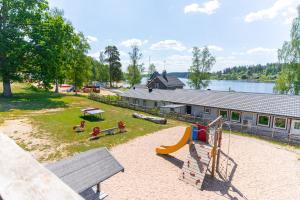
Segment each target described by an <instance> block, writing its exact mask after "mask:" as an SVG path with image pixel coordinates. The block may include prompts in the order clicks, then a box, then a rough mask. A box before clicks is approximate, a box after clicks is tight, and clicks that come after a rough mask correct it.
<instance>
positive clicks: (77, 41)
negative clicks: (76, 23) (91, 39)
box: [68, 33, 93, 91]
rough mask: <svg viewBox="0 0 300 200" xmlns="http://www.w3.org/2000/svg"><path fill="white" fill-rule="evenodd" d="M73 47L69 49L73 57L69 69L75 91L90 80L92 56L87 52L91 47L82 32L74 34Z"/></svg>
mask: <svg viewBox="0 0 300 200" xmlns="http://www.w3.org/2000/svg"><path fill="white" fill-rule="evenodd" d="M72 40H73V42H72V43H73V48H71V49H70V50H69V53H70V56H71V58H72V60H71V62H70V68H69V71H68V75H69V80H71V81H72V83H73V85H74V87H75V91H77V88H80V87H81V86H82V85H83V83H84V82H87V81H88V78H89V76H90V72H91V66H92V62H93V61H92V58H90V57H87V56H86V55H85V54H86V53H87V51H88V49H89V48H90V46H89V44H88V42H87V40H86V39H85V38H84V35H83V34H82V33H79V34H77V33H75V34H74V35H73V38H72Z"/></svg>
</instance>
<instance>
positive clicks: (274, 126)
mask: <svg viewBox="0 0 300 200" xmlns="http://www.w3.org/2000/svg"><path fill="white" fill-rule="evenodd" d="M276 119H285V126H284V128H281V127H277V126H276V125H275V121H276ZM273 128H276V129H282V130H285V129H286V128H287V118H286V117H274V119H273Z"/></svg>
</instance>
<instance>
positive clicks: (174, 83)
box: [148, 75, 185, 88]
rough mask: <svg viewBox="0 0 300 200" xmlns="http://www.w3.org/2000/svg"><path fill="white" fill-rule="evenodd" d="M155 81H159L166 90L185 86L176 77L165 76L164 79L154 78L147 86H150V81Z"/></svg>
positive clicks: (161, 77)
mask: <svg viewBox="0 0 300 200" xmlns="http://www.w3.org/2000/svg"><path fill="white" fill-rule="evenodd" d="M155 79H159V80H160V81H161V82H162V83H163V84H164V85H165V86H166V87H168V88H172V87H183V86H185V84H184V83H183V82H182V81H181V80H180V79H179V78H177V77H176V76H166V79H165V78H164V77H163V76H162V75H157V76H155V78H153V79H152V80H150V81H149V83H148V84H150V83H151V82H152V81H155Z"/></svg>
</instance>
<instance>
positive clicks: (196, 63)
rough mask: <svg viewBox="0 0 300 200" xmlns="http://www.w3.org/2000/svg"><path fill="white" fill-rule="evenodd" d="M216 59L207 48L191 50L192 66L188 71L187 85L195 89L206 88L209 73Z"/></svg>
mask: <svg viewBox="0 0 300 200" xmlns="http://www.w3.org/2000/svg"><path fill="white" fill-rule="evenodd" d="M215 62H216V59H215V58H214V57H213V56H212V55H211V53H210V52H209V50H208V48H207V47H205V48H204V49H203V50H201V49H199V48H198V47H194V48H193V65H192V66H191V67H190V69H189V77H188V78H189V82H188V83H189V85H190V86H191V87H193V88H195V89H201V88H206V87H207V86H208V83H209V79H210V74H209V71H210V69H211V68H212V66H213V65H214V64H215Z"/></svg>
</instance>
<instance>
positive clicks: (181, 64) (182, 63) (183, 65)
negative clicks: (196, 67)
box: [151, 54, 192, 72]
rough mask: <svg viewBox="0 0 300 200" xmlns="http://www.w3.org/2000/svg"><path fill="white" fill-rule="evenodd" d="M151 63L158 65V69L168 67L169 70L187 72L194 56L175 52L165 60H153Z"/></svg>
mask: <svg viewBox="0 0 300 200" xmlns="http://www.w3.org/2000/svg"><path fill="white" fill-rule="evenodd" d="M151 63H153V64H154V65H155V66H156V67H157V70H158V71H162V70H164V69H166V70H167V71H168V72H186V71H188V68H189V66H190V65H191V63H192V56H189V55H177V54H174V55H170V56H167V57H165V59H163V60H152V61H151ZM164 67H165V68H164Z"/></svg>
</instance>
